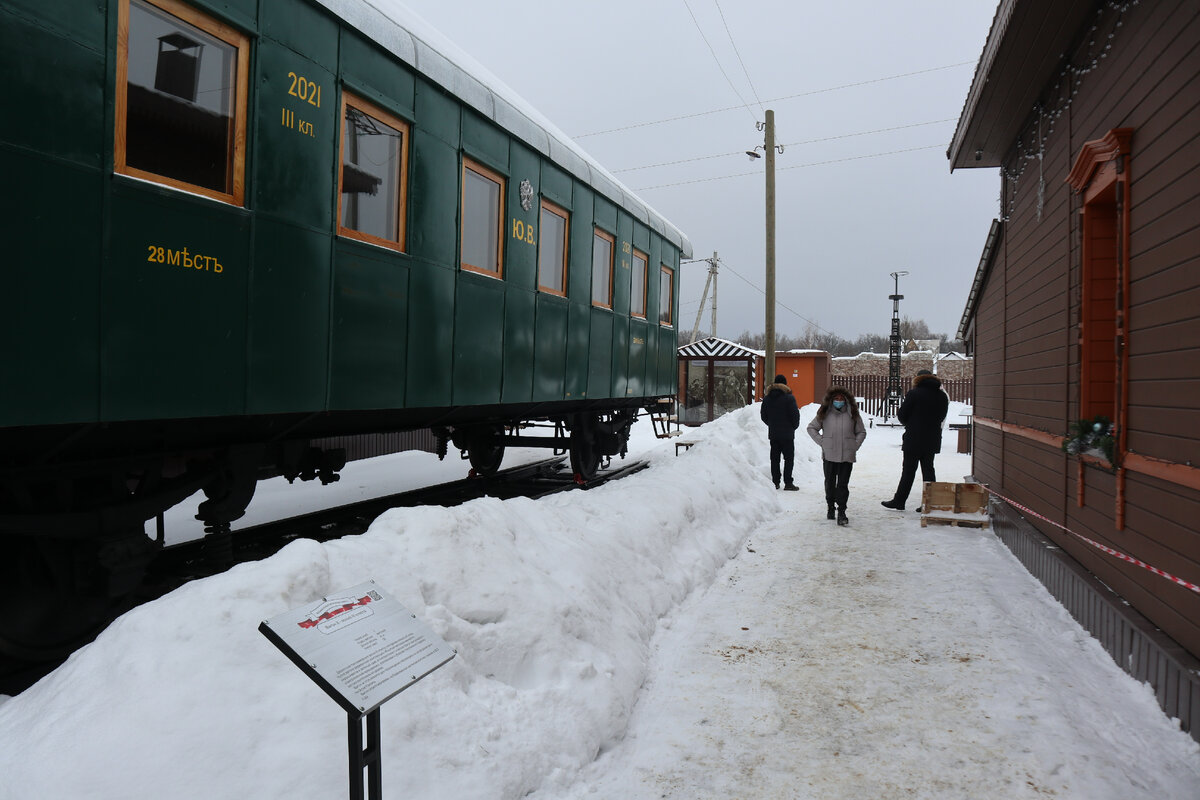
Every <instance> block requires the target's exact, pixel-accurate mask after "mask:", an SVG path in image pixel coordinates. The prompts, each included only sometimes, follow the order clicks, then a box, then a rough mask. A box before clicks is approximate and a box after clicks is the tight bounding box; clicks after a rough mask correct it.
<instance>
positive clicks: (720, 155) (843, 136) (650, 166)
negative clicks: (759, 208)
mask: <svg viewBox="0 0 1200 800" xmlns="http://www.w3.org/2000/svg"><path fill="white" fill-rule="evenodd" d="M955 119H957V117H947V118H946V119H935V120H931V121H929V122H914V123H913V124H911V125H896V126H894V127H891V128H876V129H875V130H873V131H859V132H858V133H843V134H839V135H837V136H825V137H822V138H820V139H805V140H804V141H802V142H791V143H790V144H785V145H783V146H784V147H796V146H798V145H802V144H816V143H818V142H832V141H836V140H838V139H853V138H854V137H856V136H867V135H869V134H873V133H889V132H891V131H900V130H905V129H906V128H920V127H923V126H925V125H940V124H942V123H944V122H953V121H954V120H955ZM745 154H746V153H745V151H743V150H738V151H737V152H734V153H717V154H715V155H711V156H696V157H695V158H681V159H679V160H677V161H664V162H662V163H660V164H646V165H644V166H641V167H625V168H624V169H614V170H612V172H613V174H614V175H615V174H617V173H621V172H636V171H637V170H641V169H654V168H655V167H671V166H674V165H676V164H687V163H690V162H692V161H709V160H711V159H714V158H726V157H728V156H744V155H745Z"/></svg>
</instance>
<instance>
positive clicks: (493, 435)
mask: <svg viewBox="0 0 1200 800" xmlns="http://www.w3.org/2000/svg"><path fill="white" fill-rule="evenodd" d="M503 435H504V430H503V428H495V429H491V430H488V431H486V432H480V433H479V434H477V435H475V436H473V437H472V439H471V442H470V443H469V444H468V445H467V458H468V459H470V461H471V468H472V469H474V470H475V473H476V474H478V475H495V474H496V471H497V470H499V469H500V462H501V461H503V460H504V445H503V444H501V442H502V440H501V438H500V437H501V436H503Z"/></svg>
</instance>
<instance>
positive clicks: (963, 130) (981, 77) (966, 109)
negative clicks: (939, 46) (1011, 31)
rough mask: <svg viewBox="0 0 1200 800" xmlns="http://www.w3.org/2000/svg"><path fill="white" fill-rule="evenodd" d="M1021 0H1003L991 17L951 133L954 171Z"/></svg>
mask: <svg viewBox="0 0 1200 800" xmlns="http://www.w3.org/2000/svg"><path fill="white" fill-rule="evenodd" d="M1018 2H1019V0H1001V2H1000V5H998V6H997V7H996V15H995V16H994V17H992V27H991V29H990V30H989V31H988V36H987V40H986V41H985V42H984V44H983V52H982V53H980V55H979V63H978V64H976V65H975V77H973V78H972V79H971V88H970V90H968V91H967V96H966V99H964V100H963V108H962V112H961V113H960V114H959V117H958V124H957V125H956V126H955V128H954V136H953V137H951V139H950V146H949V148H948V149H947V150H946V158H947V159H948V160H949V161H950V171H951V172H954V165H955V163H957V162H958V156H959V152H960V151H961V150H962V147H963V143H964V141H965V140H966V135H967V127H968V126H969V125H970V121H971V118H972V117H973V116H974V114H975V108H976V106H977V105H978V104H979V98H980V97H981V96H982V94H983V87H984V85H985V84H986V83H987V81H988V75H989V74H990V73H991V71H992V64H993V63H995V60H996V53H997V52H998V51H999V49H1000V44H1001V43H1002V42H1003V41H1004V34H1005V33H1006V32H1007V31H1008V23H1009V21H1010V20H1011V19H1012V16H1013V11H1014V10H1015V9H1016V7H1017V3H1018Z"/></svg>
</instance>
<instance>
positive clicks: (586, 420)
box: [570, 414, 601, 483]
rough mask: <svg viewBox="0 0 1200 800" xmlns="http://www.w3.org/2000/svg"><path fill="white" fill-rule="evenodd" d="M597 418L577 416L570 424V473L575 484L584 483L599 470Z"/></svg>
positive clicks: (584, 415)
mask: <svg viewBox="0 0 1200 800" xmlns="http://www.w3.org/2000/svg"><path fill="white" fill-rule="evenodd" d="M596 423H597V418H596V417H594V416H590V415H587V414H578V415H576V417H575V419H574V420H573V421H572V423H571V446H570V449H571V471H572V472H574V473H575V481H576V483H586V482H587V481H590V480H591V479H592V478H594V477H596V472H597V471H598V470H599V469H600V458H601V455H600V450H599V449H598V448H597V447H596Z"/></svg>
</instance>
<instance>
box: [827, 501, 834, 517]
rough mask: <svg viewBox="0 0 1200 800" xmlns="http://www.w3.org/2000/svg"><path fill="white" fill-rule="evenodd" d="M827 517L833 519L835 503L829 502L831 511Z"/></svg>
mask: <svg viewBox="0 0 1200 800" xmlns="http://www.w3.org/2000/svg"><path fill="white" fill-rule="evenodd" d="M825 519H833V503H830V504H829V513H828V514H826V515H825Z"/></svg>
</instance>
